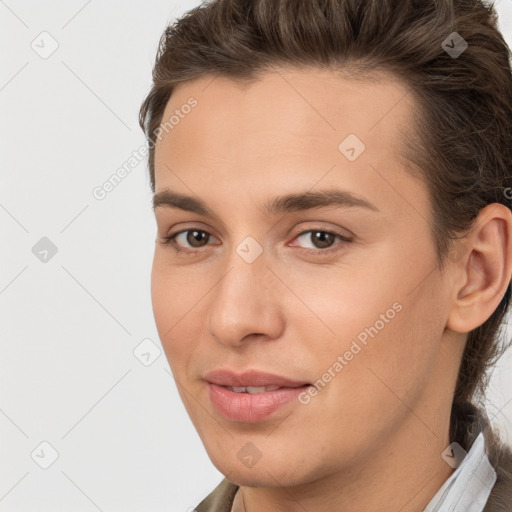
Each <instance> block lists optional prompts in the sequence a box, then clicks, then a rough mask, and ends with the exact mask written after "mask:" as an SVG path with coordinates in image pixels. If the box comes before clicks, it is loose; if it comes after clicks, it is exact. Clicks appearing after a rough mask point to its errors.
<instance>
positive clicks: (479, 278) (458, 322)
mask: <svg viewBox="0 0 512 512" xmlns="http://www.w3.org/2000/svg"><path fill="white" fill-rule="evenodd" d="M455 245H456V248H455V250H452V251H451V252H450V254H451V256H452V257H451V258H450V257H449V258H448V259H450V260H451V262H452V263H453V267H452V269H453V270H452V272H453V275H454V279H453V283H454V285H453V290H452V291H453V301H452V308H451V311H450V314H449V316H448V320H447V325H446V327H447V328H448V329H451V330H453V331H456V332H460V333H467V332H470V331H472V330H473V329H476V328H477V327H479V326H480V325H482V324H483V323H484V322H485V321H486V320H487V319H488V318H489V317H490V316H491V315H492V314H493V313H494V311H495V309H496V308H497V307H498V305H499V303H500V301H501V300H502V298H503V296H504V295H505V292H506V290H507V287H508V285H509V284H510V278H511V275H512V212H511V211H510V209H509V208H507V207H506V206H505V205H502V204H499V203H492V204H489V205H487V206H486V207H485V208H483V209H482V210H481V211H480V213H479V215H478V217H477V218H476V219H475V222H474V225H473V228H472V229H471V232H470V233H469V234H468V236H467V237H466V238H464V239H463V240H462V241H456V242H455ZM461 249H462V250H461Z"/></svg>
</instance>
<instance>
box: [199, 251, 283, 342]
mask: <svg viewBox="0 0 512 512" xmlns="http://www.w3.org/2000/svg"><path fill="white" fill-rule="evenodd" d="M278 283H279V279H278V278H277V277H276V276H275V274H274V273H273V271H272V270H271V269H270V268H269V267H268V266H267V264H266V261H265V259H264V258H263V257H262V256H260V257H259V258H258V259H257V260H256V261H254V262H252V263H247V262H246V261H244V260H243V259H242V258H240V257H239V256H238V255H237V254H235V255H234V257H233V258H231V259H230V260H229V266H228V269H227V271H226V272H225V273H224V274H223V277H222V278H221V279H220V281H219V282H218V283H217V285H216V286H215V287H214V288H213V290H212V292H211V297H210V301H211V306H210V308H209V309H208V314H207V327H208V329H209V332H210V334H211V335H212V336H213V337H214V338H215V339H216V341H217V342H219V343H222V344H224V345H229V346H233V347H238V346H243V345H246V344H247V343H248V341H249V340H250V339H252V340H256V339H258V340H262V339H263V340H270V339H277V338H279V337H280V335H281V333H282V330H283V328H284V319H283V312H282V309H281V305H280V303H279V298H278V296H279V293H276V292H279V288H278V286H279V285H278Z"/></svg>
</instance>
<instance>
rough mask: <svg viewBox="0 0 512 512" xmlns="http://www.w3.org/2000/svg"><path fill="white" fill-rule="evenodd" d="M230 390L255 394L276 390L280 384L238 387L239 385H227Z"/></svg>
mask: <svg viewBox="0 0 512 512" xmlns="http://www.w3.org/2000/svg"><path fill="white" fill-rule="evenodd" d="M226 387H227V389H229V390H230V391H234V392H235V393H249V394H251V395H254V394H256V393H263V392H265V391H275V390H276V389H279V388H280V386H247V387H242V386H240V387H238V386H234V387H231V386H226Z"/></svg>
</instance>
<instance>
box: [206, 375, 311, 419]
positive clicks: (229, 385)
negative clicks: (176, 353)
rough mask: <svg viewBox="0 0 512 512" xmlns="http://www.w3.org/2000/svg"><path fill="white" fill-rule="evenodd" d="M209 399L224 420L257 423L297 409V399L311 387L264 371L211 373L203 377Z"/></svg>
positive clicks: (308, 384)
mask: <svg viewBox="0 0 512 512" xmlns="http://www.w3.org/2000/svg"><path fill="white" fill-rule="evenodd" d="M204 379H205V380H206V383H207V385H208V391H209V399H210V402H211V404H212V405H213V407H214V409H215V410H216V411H217V413H219V414H220V415H221V416H223V417H224V418H225V419H227V420H230V421H233V422H239V423H257V422H259V421H262V420H264V419H266V418H268V417H270V416H273V415H275V414H277V413H278V412H279V411H280V410H282V409H284V408H285V406H288V407H286V408H287V409H288V408H290V407H294V406H297V405H298V404H299V400H298V397H299V395H300V394H301V393H303V392H305V391H306V390H307V388H308V387H309V386H311V384H310V383H309V382H305V381H298V380H293V379H290V378H288V377H283V376H280V375H276V374H271V373H267V372H260V371H256V370H250V371H247V372H245V373H239V374H237V373H234V372H232V371H231V370H227V369H222V370H215V371H213V372H210V373H208V374H206V375H205V376H204Z"/></svg>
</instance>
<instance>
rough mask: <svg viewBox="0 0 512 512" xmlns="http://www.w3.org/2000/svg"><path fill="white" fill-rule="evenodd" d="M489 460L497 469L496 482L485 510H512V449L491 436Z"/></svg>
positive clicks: (494, 511) (505, 511)
mask: <svg viewBox="0 0 512 512" xmlns="http://www.w3.org/2000/svg"><path fill="white" fill-rule="evenodd" d="M491 437H492V439H491V441H490V448H489V460H490V462H491V464H492V466H493V467H494V469H495V471H496V477H497V478H496V483H495V484H494V487H493V488H492V490H491V494H490V495H489V499H488V500H487V504H486V506H485V508H484V510H483V512H510V511H511V510H512V450H511V449H510V447H509V446H507V445H505V444H503V443H500V442H499V441H498V440H497V439H496V438H494V437H493V436H491Z"/></svg>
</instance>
